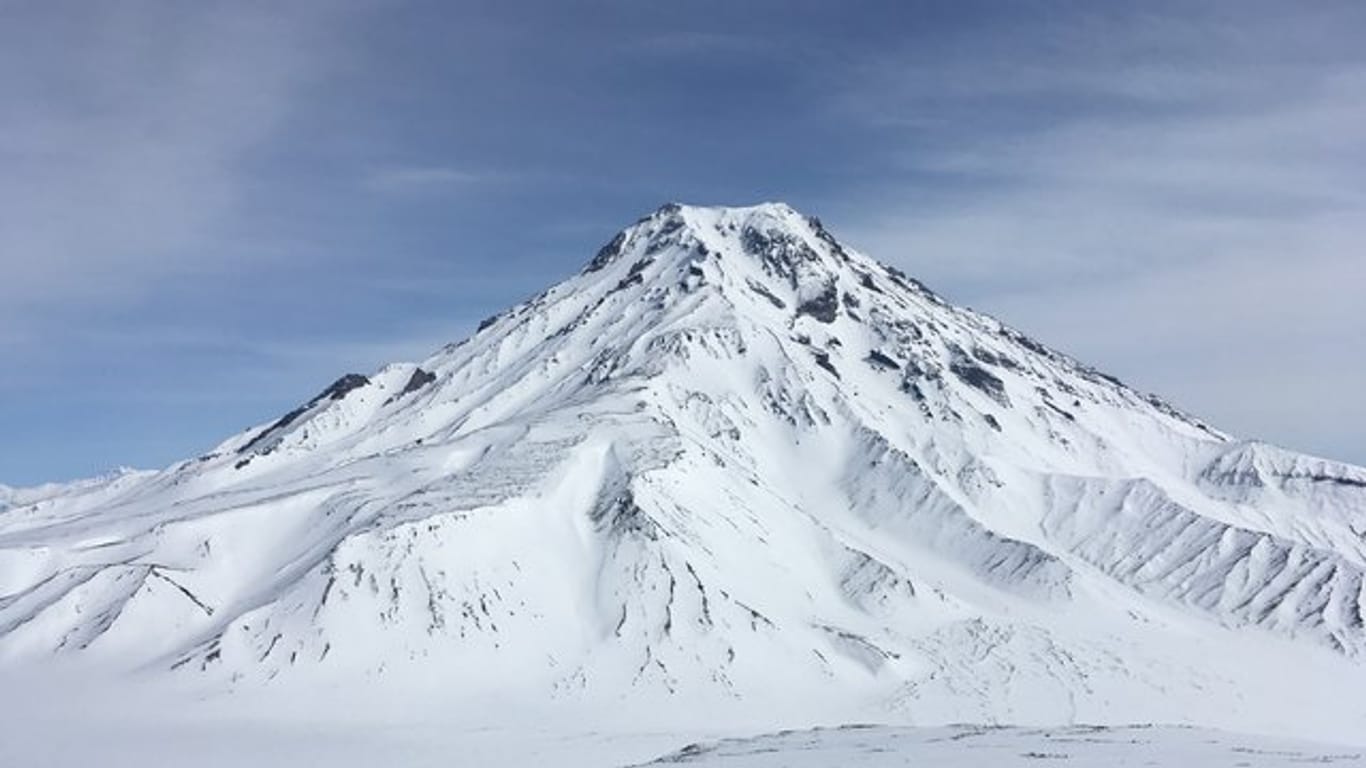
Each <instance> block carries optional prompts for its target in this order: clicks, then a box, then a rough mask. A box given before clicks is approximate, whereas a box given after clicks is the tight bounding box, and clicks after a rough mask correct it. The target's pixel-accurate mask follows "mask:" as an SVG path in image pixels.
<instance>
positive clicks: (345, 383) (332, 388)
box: [237, 373, 370, 453]
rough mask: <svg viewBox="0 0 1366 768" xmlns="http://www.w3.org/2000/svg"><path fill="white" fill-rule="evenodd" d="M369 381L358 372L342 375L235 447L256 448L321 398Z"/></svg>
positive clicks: (338, 395)
mask: <svg viewBox="0 0 1366 768" xmlns="http://www.w3.org/2000/svg"><path fill="white" fill-rule="evenodd" d="M369 383H370V379H368V378H366V377H365V376H362V375H360V374H359V373H348V374H346V375H345V376H342V377H341V378H340V379H337V380H336V381H334V382H332V383H331V384H330V385H328V387H327V389H324V390H323V391H322V392H320V393H319V394H318V396H317V397H315V398H313V399H312V400H309V401H308V402H307V403H304V404H303V405H301V406H299V407H298V408H295V409H294V410H292V411H290V412H289V413H286V414H285V415H284V416H281V417H280V418H279V419H278V420H277V421H276V422H275V423H274V424H271V425H270V426H269V427H266V428H265V429H263V430H261V431H260V432H258V433H257V434H256V436H255V437H253V438H252V439H251V440H249V441H248V442H247V444H246V445H244V446H242V447H241V448H239V449H237V452H238V453H246V452H247V451H250V450H252V449H254V448H256V446H258V445H259V444H260V443H261V442H262V441H264V440H265V438H266V437H267V436H268V435H270V434H271V433H273V432H275V431H276V430H278V429H282V428H284V427H287V426H289V425H290V424H293V423H294V420H295V419H297V418H299V417H300V416H302V415H304V414H305V413H307V412H308V410H309V409H310V408H312V407H313V406H315V405H317V404H318V403H320V402H322V401H323V400H340V399H342V398H343V397H346V395H347V394H348V393H349V392H352V391H353V390H356V389H360V388H361V387H363V386H365V385H367V384H369ZM269 452H270V451H269V449H267V450H266V451H265V453H269Z"/></svg>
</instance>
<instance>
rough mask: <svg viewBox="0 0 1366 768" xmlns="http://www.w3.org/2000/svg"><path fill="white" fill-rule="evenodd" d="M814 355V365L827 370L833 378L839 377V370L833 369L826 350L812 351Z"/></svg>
mask: <svg viewBox="0 0 1366 768" xmlns="http://www.w3.org/2000/svg"><path fill="white" fill-rule="evenodd" d="M812 354H814V355H815V356H816V365H819V366H820V367H822V368H824V369H825V370H827V371H829V372H830V374H831V375H832V376H834V377H835V378H837V379H838V378H840V372H839V371H837V370H835V364H834V363H832V362H830V355H829V354H828V353H826V352H814V351H813V352H812Z"/></svg>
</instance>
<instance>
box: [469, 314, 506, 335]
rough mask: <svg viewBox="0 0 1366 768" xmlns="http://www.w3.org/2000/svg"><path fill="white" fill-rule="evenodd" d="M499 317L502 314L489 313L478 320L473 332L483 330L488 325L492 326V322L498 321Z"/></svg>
mask: <svg viewBox="0 0 1366 768" xmlns="http://www.w3.org/2000/svg"><path fill="white" fill-rule="evenodd" d="M500 317H502V315H489V316H488V317H486V318H484V319H483V320H480V321H479V327H478V328H475V329H474V332H475V333H478V332H480V331H482V330H484V329H485V328H488V327H490V326H492V325H493V324H494V323H496V322H498V318H500Z"/></svg>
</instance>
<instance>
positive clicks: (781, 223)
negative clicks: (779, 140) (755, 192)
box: [584, 202, 828, 272]
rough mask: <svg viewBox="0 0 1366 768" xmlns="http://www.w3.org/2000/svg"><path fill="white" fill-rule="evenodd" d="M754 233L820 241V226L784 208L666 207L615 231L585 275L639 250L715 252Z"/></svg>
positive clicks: (783, 205)
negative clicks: (701, 249) (634, 248)
mask: <svg viewBox="0 0 1366 768" xmlns="http://www.w3.org/2000/svg"><path fill="white" fill-rule="evenodd" d="M755 233H782V234H783V235H785V238H784V239H788V240H791V241H793V242H796V241H798V240H812V241H814V240H816V239H819V238H821V237H826V238H828V235H823V233H824V230H823V229H822V228H821V226H820V221H819V220H818V219H816V218H814V217H808V216H803V215H802V214H801V213H799V212H798V211H797V210H795V209H794V208H792V206H790V205H788V204H787V203H781V202H766V203H759V204H756V205H749V206H701V205H684V204H681V203H666V204H664V205H662V206H660V207H659V208H657V209H655V211H654V212H652V213H650V214H649V215H647V216H644V217H642V218H641V219H639V220H637V221H636V222H635V223H634V224H632V225H631V226H629V227H627V228H625V229H623V230H621V231H620V232H618V233H617V234H616V236H615V237H613V238H612V240H611V241H610V242H608V243H607V245H605V246H603V248H602V249H601V250H600V251H599V252H598V254H597V255H596V256H595V257H594V258H593V260H592V261H590V262H589V264H588V266H587V267H586V268H585V270H584V271H585V272H595V271H597V270H600V269H602V268H603V267H605V266H606V265H607V264H609V263H611V262H612V261H613V260H615V259H616V258H617V257H619V256H620V255H621V254H622V253H624V252H627V251H630V250H632V246H641V247H642V249H643V250H644V251H645V252H647V253H650V254H654V253H659V252H661V251H664V250H665V249H667V248H668V247H670V246H677V245H683V246H686V247H695V246H699V245H701V246H703V247H704V248H707V247H717V246H720V242H721V241H722V240H726V239H734V238H739V237H746V236H749V237H751V238H752V237H753V235H754V234H755Z"/></svg>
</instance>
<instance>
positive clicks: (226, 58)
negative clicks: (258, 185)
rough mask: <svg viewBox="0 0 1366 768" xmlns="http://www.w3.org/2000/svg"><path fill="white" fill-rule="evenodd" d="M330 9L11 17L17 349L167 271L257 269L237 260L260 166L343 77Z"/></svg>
mask: <svg viewBox="0 0 1366 768" xmlns="http://www.w3.org/2000/svg"><path fill="white" fill-rule="evenodd" d="M305 11H307V12H305ZM318 11H319V9H318V8H314V7H311V6H309V5H308V4H301V5H296V6H293V7H291V8H275V7H266V6H260V5H253V4H202V5H201V4H194V5H187V4H164V3H156V2H128V3H116V4H97V5H93V6H91V5H84V4H83V5H79V6H76V5H75V4H68V3H62V2H55V3H25V2H20V3H11V4H7V5H6V6H5V8H4V10H3V11H0V14H3V16H4V17H8V18H9V21H10V22H11V23H5V22H3V21H0V101H3V103H4V105H5V114H6V118H5V120H4V124H3V127H0V166H3V167H4V168H5V172H4V174H0V276H2V279H0V327H3V328H5V329H6V330H7V335H8V336H9V337H10V339H11V341H13V340H16V339H19V338H20V337H24V338H31V337H33V336H34V335H43V334H44V333H45V332H46V331H47V330H48V329H50V328H51V322H50V321H48V320H41V321H38V320H39V318H41V317H45V316H48V315H50V314H51V313H58V314H60V313H63V312H67V311H71V310H73V308H78V307H79V305H81V304H82V303H105V302H119V301H125V300H134V299H136V298H138V297H143V296H145V295H146V294H147V293H148V292H149V291H151V290H154V286H155V284H156V282H155V281H156V280H157V279H159V278H161V277H164V276H167V275H173V274H183V273H187V272H189V273H193V272H195V271H200V270H210V271H212V270H218V269H223V268H225V267H229V268H233V269H236V268H240V267H241V266H242V264H243V259H244V258H247V256H248V254H244V253H242V252H241V251H238V252H236V253H233V255H232V256H231V258H228V257H226V256H225V251H227V250H228V249H225V248H223V247H221V246H222V245H223V242H224V241H225V240H227V239H228V236H229V233H230V232H232V231H233V227H234V224H236V223H237V222H235V221H234V218H233V217H234V215H235V213H236V212H237V211H238V208H239V205H240V203H241V202H242V200H243V198H244V196H246V195H248V194H249V189H250V187H251V186H252V184H253V182H254V176H253V174H254V173H256V172H257V170H258V169H257V166H256V165H254V160H255V159H256V154H255V153H257V152H259V151H262V150H263V148H265V147H268V146H269V143H270V142H271V141H272V140H273V139H274V138H275V137H277V136H278V135H279V134H280V133H281V132H282V131H284V130H285V129H286V127H287V126H288V124H289V121H290V120H291V118H292V116H293V115H294V114H295V112H296V109H297V108H298V105H299V102H300V101H301V100H303V99H304V98H305V94H306V91H307V88H308V87H309V86H310V84H311V83H313V82H314V81H315V79H316V78H317V77H319V76H320V75H321V73H322V72H323V71H325V70H326V68H327V67H328V66H329V63H330V62H329V57H330V56H331V55H332V52H331V46H332V45H333V41H331V40H330V39H329V34H331V33H332V32H334V31H335V30H334V29H333V28H332V25H334V24H335V23H337V18H336V16H335V15H333V14H329V13H325V12H323V13H320V12H318ZM57 41H60V46H56V45H55V44H56V42H57ZM212 246H219V247H212ZM53 322H55V321H53Z"/></svg>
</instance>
